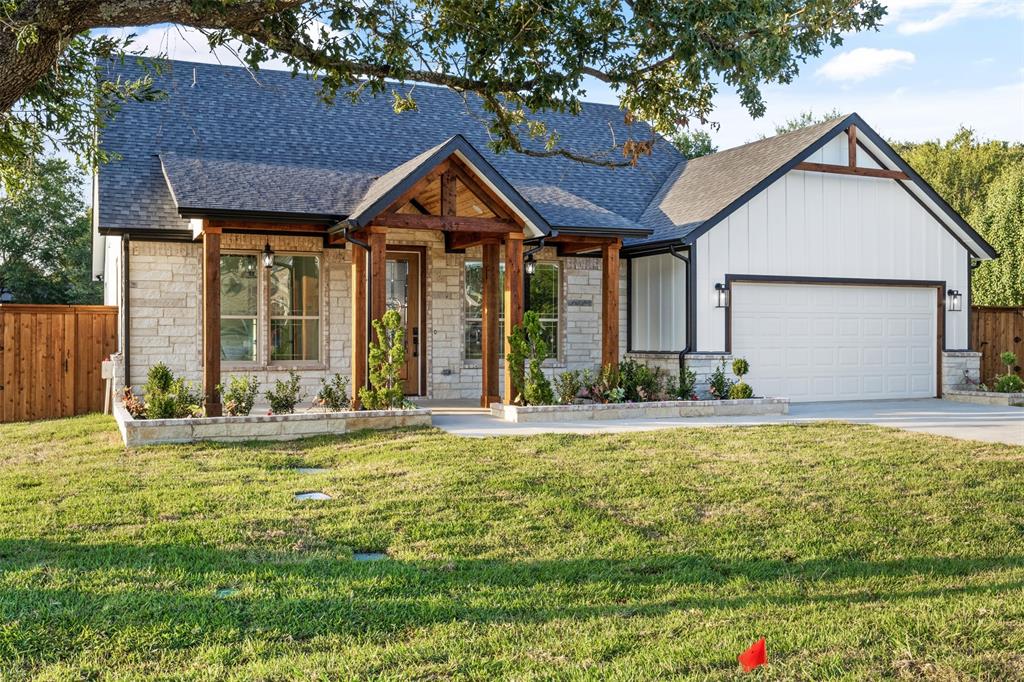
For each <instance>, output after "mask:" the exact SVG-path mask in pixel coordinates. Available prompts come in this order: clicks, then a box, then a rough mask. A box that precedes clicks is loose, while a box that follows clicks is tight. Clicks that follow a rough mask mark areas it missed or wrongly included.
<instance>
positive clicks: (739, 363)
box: [732, 358, 750, 381]
mask: <svg viewBox="0 0 1024 682" xmlns="http://www.w3.org/2000/svg"><path fill="white" fill-rule="evenodd" d="M749 371H750V363H749V362H747V361H746V359H744V358H736V359H735V360H733V361H732V373H733V374H735V375H736V376H737V377H739V380H740V381H743V375H744V374H746V373H747V372H749Z"/></svg>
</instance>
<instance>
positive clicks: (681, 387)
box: [673, 367, 697, 400]
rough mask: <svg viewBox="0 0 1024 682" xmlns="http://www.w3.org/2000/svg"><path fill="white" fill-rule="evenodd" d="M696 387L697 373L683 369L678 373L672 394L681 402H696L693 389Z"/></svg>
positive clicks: (695, 394)
mask: <svg viewBox="0 0 1024 682" xmlns="http://www.w3.org/2000/svg"><path fill="white" fill-rule="evenodd" d="M696 385H697V373H696V372H694V371H693V370H692V369H690V368H689V367H683V368H682V369H681V370H680V371H679V377H678V379H677V380H676V385H675V387H674V390H673V393H674V394H675V396H676V397H677V398H680V399H681V400H696V399H697V393H696V391H695V390H694V388H695V387H696Z"/></svg>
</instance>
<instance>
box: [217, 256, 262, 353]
mask: <svg viewBox="0 0 1024 682" xmlns="http://www.w3.org/2000/svg"><path fill="white" fill-rule="evenodd" d="M258 307H259V272H257V269H256V256H255V255H226V256H221V258H220V357H221V359H222V360H228V361H231V362H256V324H257V319H258V317H259V314H258Z"/></svg>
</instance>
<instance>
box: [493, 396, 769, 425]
mask: <svg viewBox="0 0 1024 682" xmlns="http://www.w3.org/2000/svg"><path fill="white" fill-rule="evenodd" d="M788 413H789V398H749V399H746V400H659V401H656V402H648V403H590V404H584V405H526V406H523V405H503V404H502V403H491V415H492V416H494V417H498V418H500V419H503V420H505V421H507V422H516V423H522V422H545V421H581V420H583V421H586V420H605V419H664V418H670V417H726V416H754V415H768V414H788Z"/></svg>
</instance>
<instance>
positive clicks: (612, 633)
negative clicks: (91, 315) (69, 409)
mask: <svg viewBox="0 0 1024 682" xmlns="http://www.w3.org/2000/svg"><path fill="white" fill-rule="evenodd" d="M295 466H312V467H327V468H329V469H330V471H329V472H328V473H326V474H300V473H297V472H295V471H294V470H293V467H295ZM310 490H313V491H315V490H322V491H324V492H327V493H328V494H330V495H332V496H333V498H334V499H333V500H331V501H329V502H296V501H294V499H293V495H294V493H296V492H300V491H310ZM353 551H359V552H362V551H386V552H387V553H388V555H389V556H390V558H388V559H386V560H383V561H376V562H356V561H353V560H352V559H351V554H352V552H353ZM761 635H763V636H765V637H766V638H767V640H768V653H769V660H770V663H771V665H770V667H768V668H766V669H761V670H759V671H758V672H757V676H758V677H761V678H771V679H822V678H840V677H841V678H844V679H879V678H906V679H922V678H925V679H942V680H946V679H959V678H982V679H992V680H996V679H1012V678H1022V677H1024V448H1015V447H1011V446H1004V445H993V444H980V443H967V442H959V441H954V440H949V439H943V438H937V437H931V436H925V435H918V434H910V433H904V432H900V431H892V430H886V429H881V428H876V427H869V426H849V425H840V424H821V425H810V426H766V427H757V428H715V429H693V430H686V429H684V430H678V431H658V432H651V433H642V434H629V435H609V436H592V437H582V436H564V435H562V436H543V437H533V438H515V439H513V438H503V439H498V440H467V439H460V438H456V437H452V436H448V435H445V434H443V433H441V432H438V431H433V430H421V431H407V432H400V433H373V434H366V433H362V434H355V435H352V436H346V437H341V438H337V439H316V440H310V441H304V442H300V443H285V444H263V445H255V444H253V445H245V446H237V445H233V446H218V445H195V446H174V447H170V446H167V447H159V448H149V449H140V450H135V451H129V452H126V451H125V450H124V448H123V447H121V445H120V442H119V440H118V437H117V434H116V431H115V429H114V424H113V421H112V420H110V419H108V418H104V417H98V416H93V417H83V418H76V419H68V420H63V421H54V422H43V423H37V424H30V425H5V426H0V679H4V680H6V679H12V680H13V679H23V678H29V677H35V676H38V677H39V678H41V679H54V680H56V679H123V680H138V679H147V678H149V679H168V678H173V679H181V678H185V679H195V680H211V679H238V680H250V679H300V680H307V679H331V680H334V679H347V678H354V677H374V678H380V677H383V678H389V679H409V678H420V679H423V678H428V679H436V678H448V677H461V678H476V679H493V678H499V677H507V678H514V679H541V678H543V679H549V678H552V677H557V678H570V679H581V678H593V679H608V678H617V679H629V680H632V679H650V678H672V677H678V678H696V679H709V678H710V679H726V678H732V677H733V676H737V675H738V673H737V666H736V655H737V654H738V653H739V652H740V651H741V650H742V649H744V648H745V647H746V646H747V645H749V644H750V643H752V642H753V641H754V640H755V639H757V638H758V637H759V636H761Z"/></svg>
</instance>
